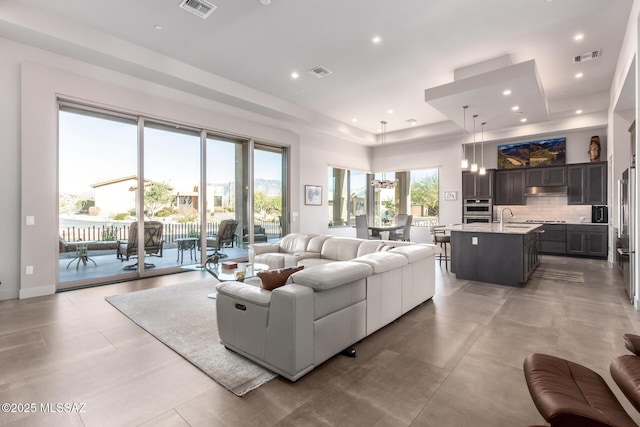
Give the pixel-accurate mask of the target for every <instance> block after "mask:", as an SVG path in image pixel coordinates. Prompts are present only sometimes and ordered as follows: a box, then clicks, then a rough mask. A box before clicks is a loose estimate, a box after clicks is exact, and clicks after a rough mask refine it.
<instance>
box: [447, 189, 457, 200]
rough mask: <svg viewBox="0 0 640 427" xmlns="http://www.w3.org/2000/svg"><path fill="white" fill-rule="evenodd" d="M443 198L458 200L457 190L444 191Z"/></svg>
mask: <svg viewBox="0 0 640 427" xmlns="http://www.w3.org/2000/svg"><path fill="white" fill-rule="evenodd" d="M444 199H445V200H458V192H457V191H445V192H444Z"/></svg>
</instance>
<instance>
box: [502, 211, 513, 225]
mask: <svg viewBox="0 0 640 427" xmlns="http://www.w3.org/2000/svg"><path fill="white" fill-rule="evenodd" d="M504 211H509V214H510V215H511V217H513V211H511V208H504V209H502V210H501V211H500V227H502V226H503V225H504Z"/></svg>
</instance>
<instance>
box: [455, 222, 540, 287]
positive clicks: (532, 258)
mask: <svg viewBox="0 0 640 427" xmlns="http://www.w3.org/2000/svg"><path fill="white" fill-rule="evenodd" d="M447 229H448V230H450V232H451V272H452V273H455V275H456V278H458V279H462V280H473V281H477V282H487V283H495V284H498V285H506V286H520V285H522V284H524V283H526V282H527V280H528V279H529V276H531V274H532V273H533V271H534V270H535V269H536V268H537V267H538V264H539V263H540V260H539V256H538V233H539V232H540V231H541V230H542V226H541V225H540V224H513V223H505V224H504V225H501V224H498V223H489V224H487V223H473V224H460V225H451V226H448V227H447Z"/></svg>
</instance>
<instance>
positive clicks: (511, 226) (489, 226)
mask: <svg viewBox="0 0 640 427" xmlns="http://www.w3.org/2000/svg"><path fill="white" fill-rule="evenodd" d="M541 227H542V224H523V223H511V222H506V223H504V224H503V225H500V223H498V222H491V223H480V222H475V223H472V224H453V225H448V226H446V227H444V228H445V229H446V230H449V231H464V232H469V233H502V234H527V233H530V232H532V231H534V230H536V229H538V228H541Z"/></svg>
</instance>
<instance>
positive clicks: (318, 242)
mask: <svg viewBox="0 0 640 427" xmlns="http://www.w3.org/2000/svg"><path fill="white" fill-rule="evenodd" d="M332 237H333V236H324V235H321V236H314V237H312V238H311V240H309V244H308V245H307V252H317V253H320V252H322V245H324V242H325V241H326V240H327V239H331V238H332Z"/></svg>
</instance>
